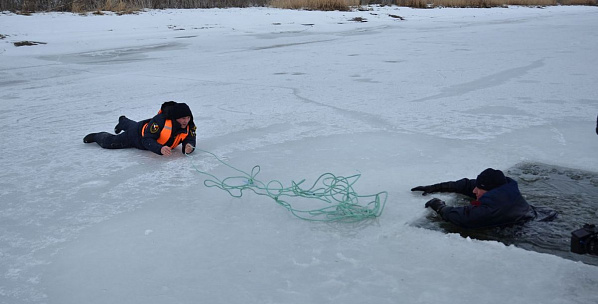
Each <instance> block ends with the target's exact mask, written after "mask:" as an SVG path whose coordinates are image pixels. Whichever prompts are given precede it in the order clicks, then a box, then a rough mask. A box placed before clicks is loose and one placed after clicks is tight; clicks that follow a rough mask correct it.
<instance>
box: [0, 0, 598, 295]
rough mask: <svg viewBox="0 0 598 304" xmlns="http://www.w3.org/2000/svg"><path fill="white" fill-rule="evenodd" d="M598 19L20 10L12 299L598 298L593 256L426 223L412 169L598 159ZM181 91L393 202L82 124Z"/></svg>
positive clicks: (238, 131)
mask: <svg viewBox="0 0 598 304" xmlns="http://www.w3.org/2000/svg"><path fill="white" fill-rule="evenodd" d="M391 14H392V15H398V16H401V17H403V18H404V19H405V20H400V19H398V18H393V17H392V16H390V15H391ZM354 17H363V18H365V19H366V20H367V22H355V21H351V19H353V18H354ZM597 27H598V8H597V7H560V6H557V7H546V8H526V7H509V8H493V9H429V10H415V9H409V8H403V7H373V10H371V11H353V12H313V11H312V12H310V11H291V10H280V9H272V8H246V9H209V10H151V11H146V12H142V13H140V14H136V15H124V16H117V15H113V14H109V15H104V16H95V15H89V16H81V15H74V14H67V13H42V14H34V15H32V16H19V15H14V14H8V13H4V14H1V15H0V34H2V35H5V36H6V37H5V38H4V39H2V40H0V88H1V90H0V100H1V101H2V108H3V109H2V111H0V118H1V119H2V120H3V121H4V122H5V127H4V128H3V129H2V135H3V136H2V137H3V138H4V140H3V141H2V143H1V144H0V145H1V146H0V147H1V153H0V158H1V161H2V171H1V172H0V303H7V304H8V303H10V304H13V303H51V304H69V303H72V304H75V303H77V304H80V303H86V304H91V303H127V304H131V303H143V304H148V303H227V304H232V303H244V304H247V303H596V302H598V270H597V268H596V267H595V266H592V265H587V264H584V263H580V262H575V261H572V260H567V259H563V258H560V257H557V256H553V255H549V254H542V253H537V252H533V251H527V250H524V249H521V248H517V247H515V246H505V245H503V244H502V243H499V242H494V241H479V240H472V239H468V238H462V237H461V236H459V235H457V234H445V233H442V232H439V231H431V230H427V229H423V228H417V227H414V226H413V225H411V223H413V222H414V221H417V220H421V219H422V217H425V216H426V214H428V213H429V212H430V211H429V210H425V209H424V208H423V205H424V203H425V201H426V198H427V197H422V196H421V195H419V194H413V193H411V192H410V191H409V189H410V188H411V187H413V186H416V185H420V184H428V183H435V182H440V181H446V180H455V179H459V178H462V177H472V178H473V177H475V176H476V174H477V173H479V172H480V171H481V170H483V169H485V168H487V167H493V168H498V169H507V168H509V167H511V166H513V165H515V164H517V163H520V162H523V161H538V162H542V163H547V164H553V165H558V166H564V167H570V168H577V169H584V170H589V171H594V172H596V171H598V161H596V156H597V153H596V151H598V136H597V135H596V134H595V131H594V129H595V123H596V114H598V91H597V90H596V86H597V83H598V74H597V73H596V67H597V66H598V53H597V52H596V51H597V50H598V32H597V31H596V28H597ZM19 41H36V42H44V43H45V44H40V45H35V46H23V47H15V46H14V45H13V43H14V42H19ZM167 100H176V101H180V102H186V103H187V104H189V105H190V106H191V108H192V110H193V112H194V116H195V121H196V123H197V124H198V127H199V129H198V147H199V148H201V149H204V150H207V151H211V152H213V153H215V154H216V155H219V156H221V157H223V158H225V159H226V161H228V162H229V163H231V164H233V165H234V166H235V167H238V168H241V169H244V170H250V169H251V168H252V167H253V166H254V165H260V166H261V173H260V175H261V178H262V179H263V180H271V179H277V180H280V181H288V182H289V183H290V181H292V180H301V179H307V180H308V181H309V180H311V181H313V180H314V179H315V178H317V177H318V176H319V175H320V174H323V173H325V172H333V173H335V174H338V175H344V176H349V175H353V174H362V177H361V179H360V180H359V182H358V183H357V184H356V185H355V187H356V190H357V191H358V192H359V193H360V194H373V193H377V192H380V191H387V192H388V194H389V196H388V201H387V204H386V208H385V210H384V213H383V214H382V216H381V217H379V218H378V219H376V220H373V221H365V222H361V223H353V224H347V223H314V222H308V221H304V220H300V219H297V218H295V217H293V216H292V215H291V214H290V213H289V212H288V211H287V210H285V209H284V208H282V207H281V206H279V205H277V204H276V203H275V202H274V201H272V200H271V199H269V198H265V197H262V196H257V195H252V194H251V193H246V194H245V195H244V196H243V197H242V198H240V199H237V198H233V197H231V196H229V195H228V194H227V193H226V192H223V191H220V190H218V189H215V188H206V187H205V186H204V185H203V180H204V178H205V176H202V175H200V174H198V173H197V172H196V171H195V169H194V168H193V166H192V165H191V162H193V163H194V164H195V165H197V166H199V167H201V168H203V169H204V170H206V171H208V172H210V173H211V174H214V175H217V176H222V177H225V176H227V175H229V174H230V173H231V172H230V170H229V168H226V166H223V165H220V164H219V163H218V162H216V161H215V160H214V159H213V158H211V157H209V155H207V154H205V153H201V152H199V153H195V154H194V155H193V157H192V158H188V157H185V156H183V155H182V154H181V153H176V155H175V156H173V157H170V158H164V157H161V156H158V155H155V154H153V153H151V152H148V151H140V150H135V149H129V150H103V149H101V148H99V147H98V146H97V145H95V144H83V142H82V138H83V136H85V135H86V134H87V133H90V132H98V131H110V130H112V128H113V127H114V125H115V124H116V122H117V119H118V117H119V116H120V115H126V116H127V117H129V118H131V119H135V120H141V119H145V118H149V117H151V116H153V115H154V114H155V113H156V111H157V110H158V108H159V105H160V104H161V103H162V102H164V101H167ZM581 224H582V223H580V225H581Z"/></svg>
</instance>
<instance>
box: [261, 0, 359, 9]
mask: <svg viewBox="0 0 598 304" xmlns="http://www.w3.org/2000/svg"><path fill="white" fill-rule="evenodd" d="M358 5H359V0H271V1H270V6H271V7H276V8H283V9H304V10H314V11H348V10H350V9H351V7H356V6H358Z"/></svg>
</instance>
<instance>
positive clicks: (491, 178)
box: [411, 168, 536, 229]
mask: <svg viewBox="0 0 598 304" xmlns="http://www.w3.org/2000/svg"><path fill="white" fill-rule="evenodd" d="M411 191H423V193H422V195H427V194H430V193H435V192H452V193H459V194H463V195H467V196H469V197H471V198H475V200H474V201H472V202H471V204H470V205H468V206H447V205H446V204H445V202H444V201H442V200H440V199H438V198H433V199H431V200H429V201H428V202H426V204H425V207H426V208H431V209H432V210H434V211H436V213H438V214H439V215H440V216H441V217H442V218H443V219H444V220H445V221H448V222H451V223H453V224H455V225H457V226H459V227H462V228H466V229H473V228H486V227H506V226H510V225H514V224H521V223H525V222H527V221H529V220H532V219H534V218H535V217H536V212H535V210H534V208H533V206H531V205H529V204H528V203H527V202H526V201H525V199H524V198H523V196H521V192H519V187H518V185H517V182H516V181H515V180H513V179H511V178H509V177H506V176H505V175H504V173H503V172H502V171H500V170H495V169H492V168H488V169H486V170H484V171H482V173H480V174H479V175H478V176H477V178H476V179H468V178H463V179H460V180H457V181H449V182H443V183H438V184H434V185H428V186H417V187H415V188H413V189H411Z"/></svg>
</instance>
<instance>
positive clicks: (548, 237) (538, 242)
mask: <svg viewBox="0 0 598 304" xmlns="http://www.w3.org/2000/svg"><path fill="white" fill-rule="evenodd" d="M505 174H507V176H509V177H511V178H513V179H515V180H516V181H517V182H518V183H519V189H520V190H521V193H522V194H523V196H524V197H525V199H526V200H527V201H528V203H530V204H531V205H533V206H535V207H536V208H537V210H538V212H539V218H541V217H542V216H545V215H547V214H548V211H549V210H555V211H557V212H558V216H557V218H556V219H554V220H553V221H550V222H540V221H531V222H528V223H526V224H525V225H522V226H516V227H510V228H490V229H479V230H464V229H461V228H458V227H456V226H454V225H452V224H450V223H447V222H445V221H443V220H442V219H441V218H440V217H438V216H436V215H435V214H434V215H430V216H427V217H426V218H424V219H421V220H419V221H417V222H416V223H414V225H415V226H418V227H423V228H427V229H432V230H439V231H445V232H450V233H459V234H460V235H461V236H463V237H470V238H472V239H478V240H493V241H499V242H502V243H504V244H506V245H514V246H517V247H520V248H523V249H526V250H532V251H536V252H542V253H548V254H553V255H556V256H560V257H563V258H566V259H570V260H574V261H581V262H584V263H586V264H591V265H596V266H598V256H596V255H588V254H584V255H580V254H575V253H571V251H570V248H571V232H572V231H574V230H577V229H579V228H581V227H582V226H583V225H584V224H586V223H587V224H597V225H598V173H594V172H589V171H581V170H576V169H570V168H564V167H556V166H551V165H546V164H541V163H522V164H518V165H516V166H515V167H513V168H511V169H509V170H507V172H505ZM458 178H460V177H457V178H456V179H458ZM447 204H448V205H466V204H469V199H468V198H465V197H461V196H458V195H455V196H454V198H453V199H452V200H447Z"/></svg>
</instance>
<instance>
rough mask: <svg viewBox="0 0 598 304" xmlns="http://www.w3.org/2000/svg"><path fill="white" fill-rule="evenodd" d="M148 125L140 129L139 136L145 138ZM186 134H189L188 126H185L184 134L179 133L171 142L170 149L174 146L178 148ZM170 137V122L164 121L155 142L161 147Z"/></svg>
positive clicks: (168, 120)
mask: <svg viewBox="0 0 598 304" xmlns="http://www.w3.org/2000/svg"><path fill="white" fill-rule="evenodd" d="M148 124H149V123H146V124H145V125H143V129H141V136H145V129H146V128H147V125H148ZM187 134H189V126H187V132H186V133H180V134H178V135H177V136H176V137H175V138H174V141H173V142H172V145H170V148H171V149H174V148H176V146H178V145H179V144H180V143H181V142H182V141H183V140H185V138H187ZM170 135H172V120H170V119H166V121H165V122H164V128H162V131H161V132H160V137H158V139H157V140H156V141H157V142H158V143H159V144H161V145H165V144H166V143H167V142H168V140H169V139H170Z"/></svg>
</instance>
